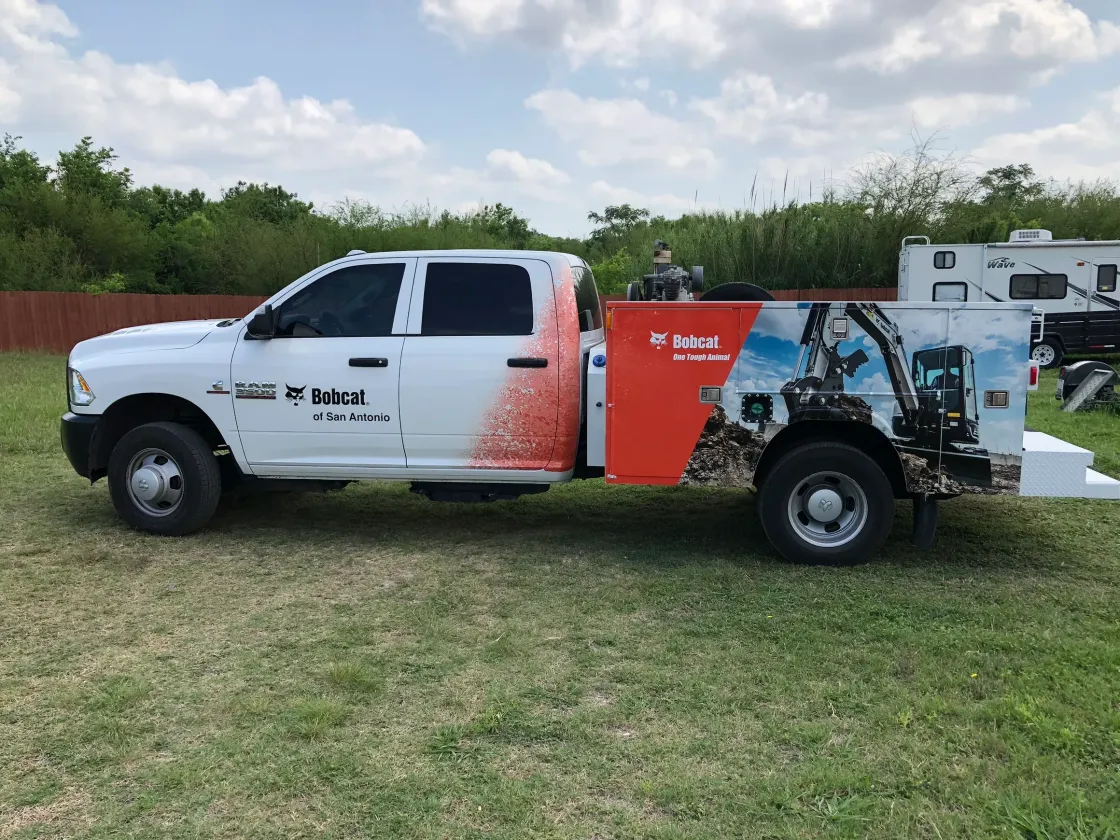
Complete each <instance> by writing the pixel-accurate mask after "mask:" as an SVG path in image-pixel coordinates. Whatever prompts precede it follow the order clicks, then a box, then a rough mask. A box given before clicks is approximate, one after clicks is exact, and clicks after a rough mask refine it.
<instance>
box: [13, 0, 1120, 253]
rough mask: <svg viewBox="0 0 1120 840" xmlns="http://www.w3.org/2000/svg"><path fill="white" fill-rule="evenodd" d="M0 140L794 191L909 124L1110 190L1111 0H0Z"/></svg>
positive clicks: (266, 162)
mask: <svg viewBox="0 0 1120 840" xmlns="http://www.w3.org/2000/svg"><path fill="white" fill-rule="evenodd" d="M0 130H2V131H7V132H11V133H15V134H20V135H23V137H24V138H25V140H24V142H25V144H26V145H28V146H30V147H31V148H33V149H35V150H36V151H38V152H40V153H41V154H42V155H43V156H44V157H47V158H53V157H54V154H55V152H56V151H57V150H58V148H59V147H61V146H70V145H72V144H73V143H74V141H75V140H76V139H77V138H78V137H80V136H81V135H84V134H90V135H93V137H94V139H95V140H96V141H98V142H99V143H103V144H107V145H112V146H114V147H115V148H116V149H117V150H118V152H119V153H120V155H121V157H122V162H124V163H126V164H127V165H129V166H130V167H131V168H132V169H133V171H134V172H135V173H136V176H137V179H138V180H139V181H140V182H142V183H150V182H159V183H163V184H167V185H171V186H178V187H190V186H200V187H203V188H204V189H206V191H207V192H208V193H212V194H217V192H218V190H219V188H220V187H221V186H228V185H229V184H231V183H234V182H236V181H237V180H238V179H244V180H267V181H269V182H272V183H282V184H283V185H284V186H286V187H288V188H289V189H294V190H296V191H297V192H299V193H300V195H301V196H303V197H305V198H308V199H312V200H314V201H315V202H316V203H317V204H319V205H325V204H329V203H331V202H333V201H336V200H338V199H340V198H342V197H343V196H350V197H353V198H365V199H368V200H371V201H374V202H376V203H379V204H381V205H383V206H385V207H389V208H401V207H403V206H405V205H407V204H409V203H418V202H430V203H431V204H433V205H437V206H439V207H450V208H453V209H460V208H465V207H467V206H469V205H471V204H473V203H477V202H493V201H504V202H506V203H509V204H513V205H514V206H515V207H517V208H518V209H519V210H521V211H522V212H524V213H525V214H527V215H529V216H530V218H531V219H532V221H533V223H534V225H535V226H537V227H538V228H540V229H543V230H547V231H548V232H551V233H555V234H582V233H585V232H586V230H587V228H588V224H587V222H586V213H587V211H588V210H589V209H593V208H602V207H603V206H604V205H606V204H609V203H620V202H631V203H636V204H640V205H642V206H646V207H650V208H651V209H653V210H654V211H655V212H663V213H667V214H678V213H680V212H683V211H686V210H688V209H690V208H693V207H698V206H699V207H706V208H712V207H722V208H726V209H733V208H737V207H742V206H744V203H745V202H746V201H747V198H746V196H747V194H748V192H749V190H750V186H751V184H752V182H753V181H754V180H755V178H756V176H757V178H758V183H759V184H760V187H761V190H760V191H761V192H762V193H763V194H770V195H773V194H775V193H776V194H778V195H779V196H780V194H781V192H782V189H783V186H782V185H783V182H784V180H785V179H786V176H787V173H788V177H789V179H790V184H791V185H794V186H793V187H790V188H789V189H791V190H793V189H796V191H797V192H799V193H800V194H801V195H802V196H803V197H804V196H808V195H809V193H810V190H812V191H817V190H819V189H820V186H821V183H822V182H823V181H824V180H825V179H826V178H830V177H831V178H835V179H838V180H841V181H842V180H843V177H844V173H845V172H846V171H847V170H848V169H849V167H851V166H852V165H853V164H855V163H858V162H859V161H860V160H862V159H864V158H865V157H866V156H867V155H868V154H869V153H872V152H875V151H878V150H884V151H891V152H896V151H901V150H903V149H904V148H906V146H907V145H908V143H909V138H910V136H911V133H912V132H913V131H915V130H917V131H919V132H921V133H922V134H926V135H928V134H931V133H933V132H937V131H940V132H942V135H941V137H942V140H941V146H942V147H943V148H945V149H946V150H955V151H956V152H958V153H961V154H965V155H969V156H971V158H972V159H973V160H974V161H975V165H976V166H977V167H984V166H990V165H998V164H1004V163H1018V162H1029V163H1031V164H1033V165H1034V166H1035V168H1036V169H1037V170H1038V171H1039V172H1040V173H1042V174H1044V175H1047V176H1054V177H1057V178H1061V179H1066V178H1073V179H1083V178H1088V179H1093V178H1098V177H1113V178H1120V2H1118V1H1117V0H318V2H316V3H308V2H304V0H179V2H175V3H171V2H154V0H56V2H54V3H48V2H41V0H0Z"/></svg>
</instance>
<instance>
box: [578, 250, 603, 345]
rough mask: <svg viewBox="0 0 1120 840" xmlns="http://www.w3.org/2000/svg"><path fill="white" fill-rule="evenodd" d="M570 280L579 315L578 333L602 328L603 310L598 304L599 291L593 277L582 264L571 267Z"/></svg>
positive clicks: (588, 269) (589, 270)
mask: <svg viewBox="0 0 1120 840" xmlns="http://www.w3.org/2000/svg"><path fill="white" fill-rule="evenodd" d="M572 280H573V281H574V282H573V285H574V287H575V295H576V312H577V313H578V314H579V331H580V332H594V331H595V330H601V329H602V328H603V309H602V306H601V305H600V303H599V289H598V287H596V285H595V275H594V274H592V273H591V269H590V268H589V267H588V266H587V265H585V264H583V263H576V264H574V265H572Z"/></svg>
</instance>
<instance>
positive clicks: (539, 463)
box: [470, 301, 578, 470]
mask: <svg viewBox="0 0 1120 840" xmlns="http://www.w3.org/2000/svg"><path fill="white" fill-rule="evenodd" d="M577 340H578V339H577ZM556 349H557V330H556V308H555V304H554V303H553V302H552V301H548V302H547V303H546V304H545V305H544V306H542V307H541V311H540V313H539V315H538V317H537V329H536V334H535V335H532V336H530V337H529V338H528V339H526V341H525V343H524V344H523V345H522V346H521V349H520V350H519V351H518V354H519V355H521V356H526V357H539V358H545V359H549V360H554V359H556ZM577 364H578V361H577ZM557 376H558V374H557V368H556V365H554V364H550V365H549V366H548V367H544V368H510V370H509V373H508V374H507V376H506V381H505V382H504V383H503V385H502V387H501V388H499V389H498V392H497V394H495V396H494V403H493V405H492V406H491V408H490V410H489V411H488V412H486V417H485V418H484V419H483V422H482V428H481V429H480V430H479V435H478V437H477V438H475V442H474V446H473V447H472V448H471V460H470V465H471V466H472V467H479V468H483V469H491V470H543V469H544V468H545V467H546V466H547V465H548V463H549V462H550V461H551V460H552V458H553V450H554V449H555V446H556V414H557V406H558V405H559V394H560V391H559V384H558V381H557ZM569 401H570V400H569ZM577 412H578V408H577Z"/></svg>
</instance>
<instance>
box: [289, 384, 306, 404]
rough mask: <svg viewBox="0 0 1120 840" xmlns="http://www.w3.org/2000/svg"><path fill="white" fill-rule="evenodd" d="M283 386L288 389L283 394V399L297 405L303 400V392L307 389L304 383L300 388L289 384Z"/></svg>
mask: <svg viewBox="0 0 1120 840" xmlns="http://www.w3.org/2000/svg"><path fill="white" fill-rule="evenodd" d="M284 387H285V388H287V389H288V393H287V394H285V395H284V399H286V400H287V401H288V402H290V403H291V404H292V405H299V404H300V403H301V402H303V392H304V391H306V390H307V386H306V385H304V386H303V387H302V388H293V387H292V386H291V385H288V384H285V385H284Z"/></svg>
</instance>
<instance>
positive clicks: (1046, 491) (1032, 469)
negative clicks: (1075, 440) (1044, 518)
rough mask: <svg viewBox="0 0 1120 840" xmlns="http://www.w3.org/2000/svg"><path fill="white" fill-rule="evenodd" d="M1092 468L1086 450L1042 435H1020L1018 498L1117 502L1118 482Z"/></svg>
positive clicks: (1091, 454)
mask: <svg viewBox="0 0 1120 840" xmlns="http://www.w3.org/2000/svg"><path fill="white" fill-rule="evenodd" d="M1092 466H1093V453H1092V452H1090V451H1089V450H1088V449H1082V448H1081V447H1080V446H1074V445H1073V444H1072V443H1067V442H1066V441H1064V440H1061V439H1060V438H1056V437H1054V436H1053V435H1048V434H1044V433H1043V432H1024V433H1023V474H1022V479H1021V481H1020V484H1019V495H1020V496H1050V497H1053V498H1065V499H1114V500H1120V481H1117V480H1116V479H1115V478H1109V477H1108V476H1107V475H1102V474H1101V473H1099V472H1096V471H1095V470H1093V469H1092Z"/></svg>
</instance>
